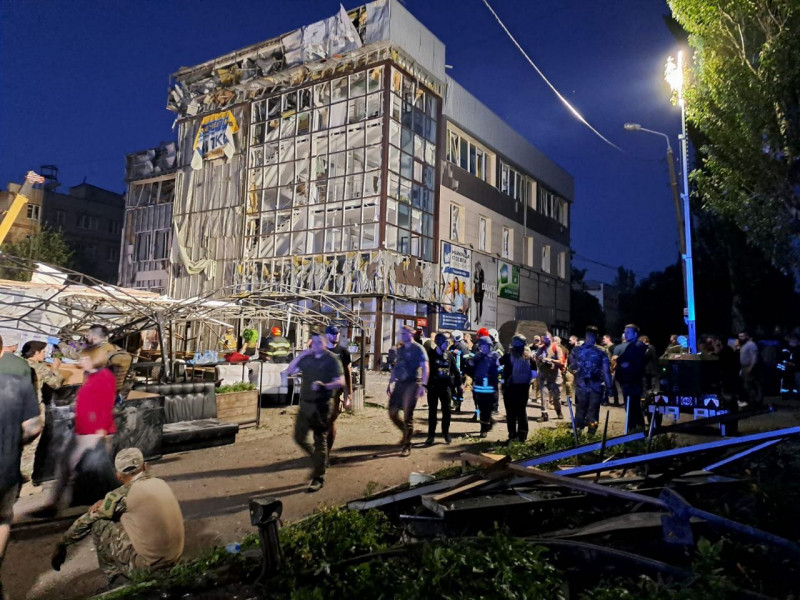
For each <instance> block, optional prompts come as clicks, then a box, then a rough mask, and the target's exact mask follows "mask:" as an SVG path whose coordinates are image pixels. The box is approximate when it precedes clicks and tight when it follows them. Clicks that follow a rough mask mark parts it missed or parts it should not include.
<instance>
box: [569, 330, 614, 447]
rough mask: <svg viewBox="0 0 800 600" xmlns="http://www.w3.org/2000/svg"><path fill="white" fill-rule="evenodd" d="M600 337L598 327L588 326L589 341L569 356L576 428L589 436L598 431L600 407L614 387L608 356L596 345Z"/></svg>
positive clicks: (587, 336)
mask: <svg viewBox="0 0 800 600" xmlns="http://www.w3.org/2000/svg"><path fill="white" fill-rule="evenodd" d="M598 333H599V330H598V329H597V327H595V326H594V325H589V327H587V328H586V341H585V342H584V343H583V345H582V346H575V348H573V349H572V352H570V355H569V366H570V370H571V371H572V372H573V373H574V374H575V427H576V428H577V429H583V428H584V427H588V432H589V433H590V434H593V433H594V432H595V431H597V426H598V423H599V421H600V403H601V402H602V400H603V397H604V396H608V393H609V390H610V389H611V386H612V383H611V370H610V368H609V359H608V354H607V353H606V351H605V350H604V349H603V348H602V347H601V346H598V345H597V335H598ZM603 384H605V386H606V387H605V392H604V391H603Z"/></svg>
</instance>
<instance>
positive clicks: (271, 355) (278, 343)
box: [261, 327, 292, 364]
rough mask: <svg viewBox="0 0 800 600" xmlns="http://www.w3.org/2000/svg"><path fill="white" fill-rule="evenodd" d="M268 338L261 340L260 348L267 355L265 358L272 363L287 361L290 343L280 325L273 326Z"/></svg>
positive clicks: (290, 350)
mask: <svg viewBox="0 0 800 600" xmlns="http://www.w3.org/2000/svg"><path fill="white" fill-rule="evenodd" d="M270 333H271V334H272V335H270V336H269V337H268V338H266V339H264V340H262V342H261V348H262V349H263V350H264V351H265V352H264V353H265V354H266V355H267V360H268V361H270V362H273V363H279V364H280V363H288V362H289V361H290V360H291V357H292V345H291V344H290V343H289V340H287V339H286V338H285V337H283V332H282V331H281V328H280V327H273V328H272V331H271V332H270Z"/></svg>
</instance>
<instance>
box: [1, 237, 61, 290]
mask: <svg viewBox="0 0 800 600" xmlns="http://www.w3.org/2000/svg"><path fill="white" fill-rule="evenodd" d="M0 250H2V251H3V252H4V253H6V254H10V255H12V256H19V257H20V258H30V259H32V260H35V261H37V262H43V263H47V264H48V265H51V266H54V267H65V268H70V267H72V263H73V252H72V250H71V249H70V247H69V245H67V242H66V241H64V237H63V236H62V235H61V232H59V231H52V230H49V229H42V230H41V231H40V232H39V233H35V234H33V235H31V236H30V237H29V238H26V239H24V240H20V241H18V242H6V243H5V244H3V246H2V247H1V248H0ZM0 279H13V280H16V281H30V279H31V272H30V271H27V272H26V271H22V270H19V269H10V268H8V267H5V266H3V265H0Z"/></svg>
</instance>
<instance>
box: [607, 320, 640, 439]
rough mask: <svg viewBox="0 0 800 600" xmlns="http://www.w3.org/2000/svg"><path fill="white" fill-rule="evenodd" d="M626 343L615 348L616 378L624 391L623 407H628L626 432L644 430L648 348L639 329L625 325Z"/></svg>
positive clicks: (630, 324)
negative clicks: (641, 338)
mask: <svg viewBox="0 0 800 600" xmlns="http://www.w3.org/2000/svg"><path fill="white" fill-rule="evenodd" d="M623 335H624V338H625V339H624V341H623V342H622V343H621V344H617V345H616V346H614V356H615V357H616V362H617V368H616V370H615V371H614V377H616V379H617V382H618V383H619V385H620V388H621V389H622V402H623V406H625V407H627V408H626V410H627V423H626V431H627V432H631V431H633V430H635V429H643V428H644V414H643V413H642V393H643V390H644V369H645V359H646V354H647V346H645V345H644V344H643V343H642V342H641V340H639V328H638V327H637V326H636V325H634V324H633V323H629V324H628V325H625V332H624V334H623Z"/></svg>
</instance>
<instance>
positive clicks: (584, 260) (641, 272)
mask: <svg viewBox="0 0 800 600" xmlns="http://www.w3.org/2000/svg"><path fill="white" fill-rule="evenodd" d="M572 256H573V257H574V258H576V259H577V260H580V261H582V262H588V263H591V264H593V265H597V266H598V267H604V268H606V269H611V270H612V271H614V272H615V273H616V272H617V270H618V269H619V268H620V267H621V266H622V265H617V266H616V267H615V266H613V265H609V264H607V263H603V262H600V261H597V260H593V259H591V258H588V257H586V256H583V255H581V254H578V253H577V252H574V253H573V254H572ZM628 270H629V271H633V273H635V274H636V275H638V276H639V277H649V276H650V273H645V272H644V271H636V270H634V269H628Z"/></svg>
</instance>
